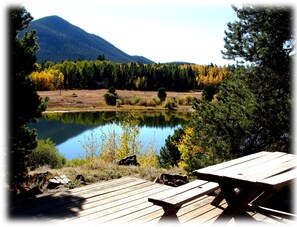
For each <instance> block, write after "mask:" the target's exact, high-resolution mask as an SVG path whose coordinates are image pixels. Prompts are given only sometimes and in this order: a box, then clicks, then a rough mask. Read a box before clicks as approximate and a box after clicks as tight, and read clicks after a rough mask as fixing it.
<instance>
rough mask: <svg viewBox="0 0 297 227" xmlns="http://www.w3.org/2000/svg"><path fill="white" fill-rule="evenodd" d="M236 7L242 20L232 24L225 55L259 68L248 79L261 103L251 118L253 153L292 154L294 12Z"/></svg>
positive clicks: (271, 8) (248, 72)
mask: <svg viewBox="0 0 297 227" xmlns="http://www.w3.org/2000/svg"><path fill="white" fill-rule="evenodd" d="M233 8H234V10H235V12H236V14H237V16H238V18H239V20H238V21H235V22H234V23H229V24H228V29H229V31H228V32H226V37H225V51H223V54H224V56H225V57H226V58H228V59H234V60H235V59H241V60H245V61H247V62H251V63H252V64H253V65H254V66H256V68H253V69H250V70H248V71H246V72H245V76H244V78H245V80H246V83H247V85H248V86H249V88H250V89H251V90H252V91H253V92H254V94H255V96H256V98H257V103H258V108H257V110H256V111H255V112H254V115H253V117H252V118H251V119H250V120H251V128H250V129H249V131H250V135H251V136H250V152H256V151H258V150H261V149H268V150H280V151H288V150H289V147H290V144H289V140H290V135H291V133H290V127H289V125H290V108H291V105H290V104H291V92H290V90H291V88H290V77H291V67H292V63H291V55H292V51H293V49H294V43H295V41H294V34H293V31H292V23H293V12H292V10H291V9H289V8H285V7H254V6H246V7H243V8H242V9H237V8H236V7H233Z"/></svg>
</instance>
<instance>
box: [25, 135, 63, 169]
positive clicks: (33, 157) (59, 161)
mask: <svg viewBox="0 0 297 227" xmlns="http://www.w3.org/2000/svg"><path fill="white" fill-rule="evenodd" d="M65 163H66V158H65V157H64V156H63V155H61V154H60V153H59V151H58V149H57V148H56V144H55V143H54V142H53V141H52V140H50V139H46V140H44V139H39V140H38V141H37V147H36V148H35V149H34V150H33V152H32V153H31V154H30V156H29V166H30V167H31V168H32V169H36V168H38V167H39V166H44V165H48V166H50V167H51V168H53V169H55V168H61V167H62V166H63V165H64V164H65Z"/></svg>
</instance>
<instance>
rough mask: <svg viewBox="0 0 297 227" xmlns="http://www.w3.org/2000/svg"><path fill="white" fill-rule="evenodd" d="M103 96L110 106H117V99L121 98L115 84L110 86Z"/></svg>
mask: <svg viewBox="0 0 297 227" xmlns="http://www.w3.org/2000/svg"><path fill="white" fill-rule="evenodd" d="M103 97H104V100H105V102H106V104H107V105H110V106H115V105H116V102H117V99H118V98H119V97H118V95H117V93H116V90H115V88H114V87H113V86H111V87H109V88H108V92H107V93H106V94H104V96H103Z"/></svg>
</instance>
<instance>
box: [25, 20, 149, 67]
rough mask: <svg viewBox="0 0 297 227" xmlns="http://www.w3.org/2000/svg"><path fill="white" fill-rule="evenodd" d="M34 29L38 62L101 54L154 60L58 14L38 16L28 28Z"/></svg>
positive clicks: (118, 59) (91, 57) (114, 58)
mask: <svg viewBox="0 0 297 227" xmlns="http://www.w3.org/2000/svg"><path fill="white" fill-rule="evenodd" d="M30 30H36V31H37V36H38V40H37V43H38V45H39V47H40V49H39V50H38V51H37V52H36V57H37V61H38V62H45V61H53V62H60V61H63V60H78V59H81V60H95V59H97V58H98V57H99V58H101V59H102V58H104V59H106V60H109V61H113V62H143V63H153V62H152V61H151V60H149V59H147V58H145V57H142V56H130V55H128V54H126V53H125V52H123V51H121V50H120V49H118V48H117V47H115V46H114V45H112V44H111V43H109V42H108V41H106V40H104V39H103V38H101V37H100V36H98V35H94V34H90V33H87V32H86V31H84V30H82V29H81V28H79V27H77V26H74V25H72V24H70V23H69V22H68V21H66V20H64V19H62V18H60V17H58V16H49V17H44V18H41V19H38V20H34V21H32V22H31V23H30V26H29V27H28V28H27V29H26V30H25V31H30Z"/></svg>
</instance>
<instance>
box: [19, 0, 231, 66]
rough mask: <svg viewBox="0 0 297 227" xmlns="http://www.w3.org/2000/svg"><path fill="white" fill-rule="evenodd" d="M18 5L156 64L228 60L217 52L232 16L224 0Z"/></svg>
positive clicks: (33, 0) (27, 1)
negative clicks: (206, 0) (208, 0)
mask: <svg viewBox="0 0 297 227" xmlns="http://www.w3.org/2000/svg"><path fill="white" fill-rule="evenodd" d="M22 4H23V5H24V6H25V8H26V9H27V10H28V11H29V12H30V13H31V15H32V16H33V17H34V18H35V19H39V18H42V17H45V16H50V15H58V16H60V17H62V18H64V19H66V20H67V21H69V22H70V23H72V24H74V25H76V26H78V27H80V28H82V29H84V30H85V31H87V32H89V33H93V34H96V35H99V36H101V37H102V38H104V39H106V40H107V41H109V42H110V43H112V44H113V45H115V46H116V47H118V48H119V49H121V50H123V51H124V52H126V53H128V54H130V55H142V56H145V57H147V58H149V59H151V60H153V61H155V62H161V63H164V62H171V61H186V62H193V63H197V64H209V63H215V64H218V65H223V64H228V63H232V62H229V61H226V60H223V58H222V54H221V52H220V51H221V50H222V49H223V46H224V41H223V37H224V30H226V29H227V23H228V22H233V21H234V20H236V15H235V13H234V11H233V9H232V8H231V2H229V1H227V2H226V1H225V3H218V2H217V3H216V4H211V3H207V4H206V3H204V4H202V3H201V2H200V3H197V1H196V2H194V1H188V0H183V1H166V0H163V1H156V0H150V1H148V0H142V1H135V0H107V1H105V0H103V1H102V0H100V1H91V0H83V1H75V0H72V1H68V0H64V1H62V0H51V1H38V0H24V1H23V2H22Z"/></svg>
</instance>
